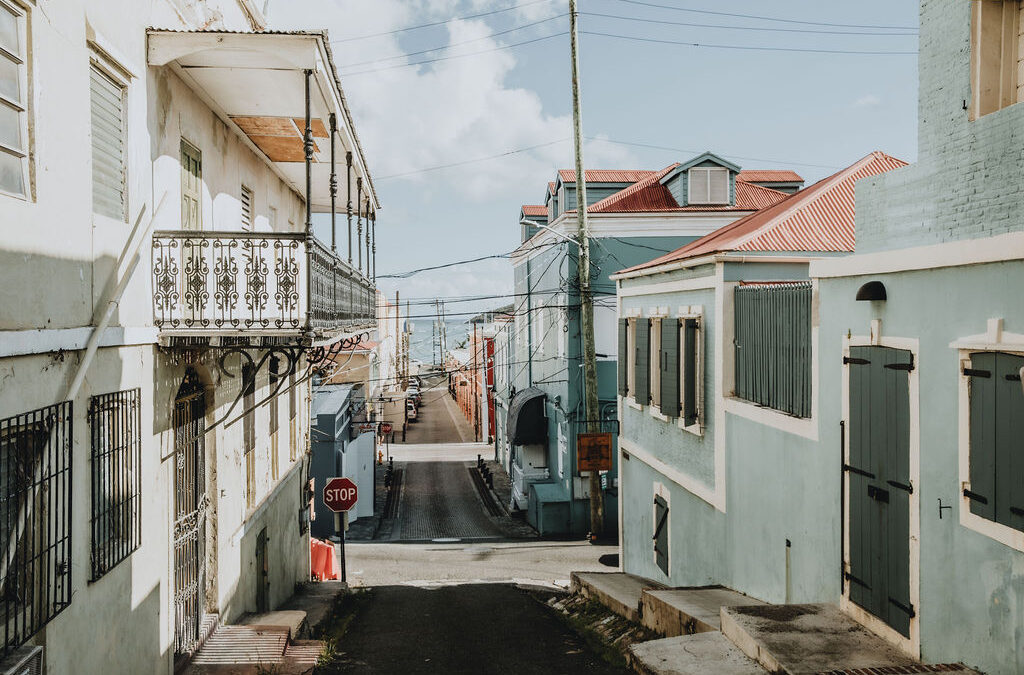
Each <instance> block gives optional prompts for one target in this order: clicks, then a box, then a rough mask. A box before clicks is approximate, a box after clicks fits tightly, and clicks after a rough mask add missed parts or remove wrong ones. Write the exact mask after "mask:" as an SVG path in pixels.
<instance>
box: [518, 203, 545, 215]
mask: <svg viewBox="0 0 1024 675" xmlns="http://www.w3.org/2000/svg"><path fill="white" fill-rule="evenodd" d="M523 215H524V216H547V215H548V207H546V206H544V205H543V204H523Z"/></svg>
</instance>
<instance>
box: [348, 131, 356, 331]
mask: <svg viewBox="0 0 1024 675" xmlns="http://www.w3.org/2000/svg"><path fill="white" fill-rule="evenodd" d="M345 164H346V165H347V173H348V179H347V180H346V181H345V199H346V200H347V204H346V206H345V211H346V217H347V218H348V320H349V321H353V320H354V319H355V314H356V307H355V302H356V300H355V289H354V288H353V286H352V278H353V270H352V152H351V151H349V152H346V153H345Z"/></svg>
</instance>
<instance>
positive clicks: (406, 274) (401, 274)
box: [377, 241, 562, 279]
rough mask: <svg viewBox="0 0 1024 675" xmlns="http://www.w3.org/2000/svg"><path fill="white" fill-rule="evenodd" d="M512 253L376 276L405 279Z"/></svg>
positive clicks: (551, 244)
mask: <svg viewBox="0 0 1024 675" xmlns="http://www.w3.org/2000/svg"><path fill="white" fill-rule="evenodd" d="M561 243H562V242H560V241H555V242H550V243H547V244H538V245H537V246H534V247H533V248H543V247H547V246H557V245H559V244H561ZM516 250H518V249H516ZM513 253H515V251H509V252H508V253H495V254H493V255H485V256H480V257H479V258H470V259H469V260H456V261H455V262H450V263H444V264H442V265H432V266H430V267H421V268H419V269H415V270H409V271H408V272H395V273H392V274H378V275H377V278H378V279H407V278H409V277H411V276H412V275H414V274H419V273H420V272H430V271H432V270H439V269H444V268H446V267H454V266H456V265H468V264H470V263H475V262H480V261H482V260H493V259H495V258H509V257H511V256H512V254H513ZM552 260H554V258H552Z"/></svg>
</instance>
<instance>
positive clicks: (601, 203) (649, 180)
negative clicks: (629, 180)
mask: <svg viewBox="0 0 1024 675" xmlns="http://www.w3.org/2000/svg"><path fill="white" fill-rule="evenodd" d="M678 166H680V164H679V162H673V163H672V164H670V165H669V166H667V167H665V168H664V169H661V170H660V171H655V172H653V173H652V174H651V175H650V176H647V177H646V178H643V179H641V180H638V181H637V182H635V183H633V184H632V185H630V186H629V187H624V188H622V189H621V190H619V191H618V192H615V193H613V194H610V195H608V196H607V197H605V198H604V199H599V200H598V201H596V202H594V203H593V204H591V205H590V206H588V207H587V211H588V212H590V211H598V212H599V211H600V209H602V208H605V207H607V206H609V205H611V204H615V203H616V202H619V201H622V200H623V199H625V198H626V197H629V196H631V195H634V194H636V193H637V192H639V191H640V190H643V189H645V188H648V187H650V186H651V185H653V184H654V183H657V182H661V179H662V178H664V177H665V176H667V175H668V174H669V173H670V172H671V171H672V170H673V169H675V168H676V167H678Z"/></svg>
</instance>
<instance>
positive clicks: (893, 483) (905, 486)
mask: <svg viewBox="0 0 1024 675" xmlns="http://www.w3.org/2000/svg"><path fill="white" fill-rule="evenodd" d="M885 482H886V483H888V484H889V485H891V486H893V487H894V488H897V489H899V490H905V491H907V492H909V493H910V494H914V486H913V485H908V484H905V483H897V482H896V481H894V480H887V481H885Z"/></svg>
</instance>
